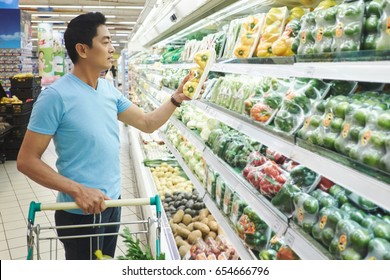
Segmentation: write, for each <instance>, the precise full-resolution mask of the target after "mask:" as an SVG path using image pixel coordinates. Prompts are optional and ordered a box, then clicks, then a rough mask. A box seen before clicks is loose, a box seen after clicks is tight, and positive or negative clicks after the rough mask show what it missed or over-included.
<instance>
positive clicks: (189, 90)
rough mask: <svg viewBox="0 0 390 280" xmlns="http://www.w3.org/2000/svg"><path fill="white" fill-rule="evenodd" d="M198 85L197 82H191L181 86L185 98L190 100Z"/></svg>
mask: <svg viewBox="0 0 390 280" xmlns="http://www.w3.org/2000/svg"><path fill="white" fill-rule="evenodd" d="M198 85H199V83H197V82H191V81H188V82H186V83H185V84H184V86H183V93H184V95H185V96H187V97H189V98H192V97H193V96H194V94H195V91H196V88H197V87H198Z"/></svg>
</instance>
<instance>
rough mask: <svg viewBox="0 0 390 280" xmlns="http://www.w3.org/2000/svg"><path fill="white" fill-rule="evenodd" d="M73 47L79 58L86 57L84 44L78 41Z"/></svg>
mask: <svg viewBox="0 0 390 280" xmlns="http://www.w3.org/2000/svg"><path fill="white" fill-rule="evenodd" d="M75 48H76V51H77V53H78V55H79V56H80V57H81V58H87V53H88V50H87V49H88V48H87V47H86V46H85V45H84V44H81V43H78V44H76V46H75Z"/></svg>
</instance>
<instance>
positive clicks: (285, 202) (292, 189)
mask: <svg viewBox="0 0 390 280" xmlns="http://www.w3.org/2000/svg"><path fill="white" fill-rule="evenodd" d="M300 192H302V190H301V189H300V188H299V187H298V186H296V185H292V184H290V183H288V182H287V183H285V184H284V185H283V186H282V188H281V189H280V191H279V192H278V193H277V194H276V195H275V196H274V197H273V198H272V199H271V203H272V205H274V206H275V207H276V208H277V209H279V211H281V212H282V213H284V214H286V215H288V216H290V215H291V214H292V212H293V211H294V203H293V198H294V196H295V195H296V194H297V193H300Z"/></svg>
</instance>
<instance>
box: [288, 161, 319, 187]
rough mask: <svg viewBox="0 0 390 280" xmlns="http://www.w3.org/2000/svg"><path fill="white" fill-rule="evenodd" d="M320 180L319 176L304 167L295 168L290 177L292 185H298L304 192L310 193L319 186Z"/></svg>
mask: <svg viewBox="0 0 390 280" xmlns="http://www.w3.org/2000/svg"><path fill="white" fill-rule="evenodd" d="M319 180H320V175H319V174H317V173H315V172H314V171H313V170H311V169H309V168H307V167H305V166H303V165H298V166H296V167H294V168H293V169H292V170H291V172H290V176H289V182H290V184H294V185H297V186H298V187H299V188H300V189H301V190H302V191H303V192H310V191H311V190H312V189H314V188H315V187H316V186H317V184H318V182H319Z"/></svg>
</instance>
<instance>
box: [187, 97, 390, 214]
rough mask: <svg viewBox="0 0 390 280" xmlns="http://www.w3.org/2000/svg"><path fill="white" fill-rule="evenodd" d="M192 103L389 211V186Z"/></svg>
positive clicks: (211, 107)
mask: <svg viewBox="0 0 390 280" xmlns="http://www.w3.org/2000/svg"><path fill="white" fill-rule="evenodd" d="M192 103H193V104H194V105H195V106H197V107H198V108H200V109H202V110H203V111H204V112H206V113H207V114H208V115H209V116H210V117H214V118H216V119H218V120H220V121H222V122H224V123H225V124H228V125H229V126H231V127H232V128H234V129H236V130H238V131H240V132H242V133H244V134H246V135H248V136H249V137H251V138H252V139H254V140H256V141H259V142H260V143H262V144H264V145H266V146H268V147H270V148H272V149H274V150H276V151H278V152H280V153H282V154H283V155H285V156H286V157H288V158H290V159H292V160H295V161H297V162H299V163H301V164H303V165H305V166H306V167H308V168H310V169H312V170H313V171H315V172H317V173H319V174H321V175H323V176H326V177H327V178H329V179H330V180H332V181H334V182H335V183H337V184H340V185H342V186H343V187H345V188H347V189H349V190H351V191H353V192H356V193H357V194H358V195H361V196H363V197H365V198H367V199H369V200H371V201H372V202H374V203H376V204H377V205H379V206H381V207H383V208H385V209H390V203H389V201H390V186H389V185H388V184H387V183H385V182H382V181H379V180H377V179H375V178H374V177H371V176H369V175H366V174H363V173H361V172H359V171H357V170H355V169H353V168H350V167H348V166H345V165H342V164H340V163H338V162H335V161H334V160H332V159H328V158H326V157H323V156H321V155H319V154H316V153H315V152H311V151H309V150H306V149H304V148H302V147H299V146H298V145H296V144H295V143H293V142H290V141H287V140H285V139H283V138H281V137H278V136H276V135H275V134H273V133H270V132H268V131H266V130H265V128H264V129H263V128H261V127H260V126H258V125H253V124H251V123H248V122H245V121H243V120H241V119H239V118H237V117H236V116H233V113H230V112H229V113H228V112H227V110H223V109H221V108H218V107H216V106H215V105H213V104H211V103H207V102H204V101H199V100H194V101H192Z"/></svg>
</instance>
